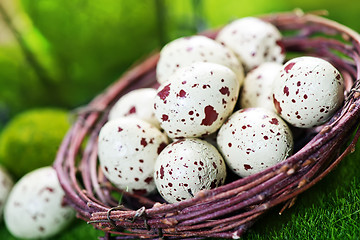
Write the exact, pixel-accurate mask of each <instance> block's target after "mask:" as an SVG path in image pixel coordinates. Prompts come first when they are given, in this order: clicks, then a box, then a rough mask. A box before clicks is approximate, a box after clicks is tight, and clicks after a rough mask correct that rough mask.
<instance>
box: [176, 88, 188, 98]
mask: <svg viewBox="0 0 360 240" xmlns="http://www.w3.org/2000/svg"><path fill="white" fill-rule="evenodd" d="M185 95H186V92H185V91H184V90H182V89H181V90H180V92H179V93H178V94H177V95H176V96H177V97H181V98H184V97H185Z"/></svg>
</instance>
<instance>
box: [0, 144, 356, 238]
mask: <svg viewBox="0 0 360 240" xmlns="http://www.w3.org/2000/svg"><path fill="white" fill-rule="evenodd" d="M357 148H358V149H357V151H355V152H354V153H353V154H350V155H349V156H348V157H346V158H345V159H344V160H343V161H342V162H341V163H340V164H339V166H338V167H337V168H336V169H335V170H334V171H333V172H331V173H330V174H329V175H328V176H326V177H325V178H324V179H323V180H322V181H320V182H319V183H318V184H316V185H315V186H314V187H313V188H311V189H309V190H308V191H306V192H305V193H303V194H301V195H300V196H299V197H298V199H297V201H296V204H295V205H294V206H293V207H292V208H290V209H287V210H286V211H285V212H284V213H283V214H282V215H281V216H280V215H278V211H279V210H280V209H281V206H279V207H277V208H275V209H272V210H271V211H269V212H268V213H267V214H266V215H265V216H264V217H262V218H261V219H259V220H258V221H257V222H256V223H255V225H254V226H253V228H251V229H250V230H249V231H248V233H247V234H245V235H244V237H243V239H245V240H266V239H275V240H276V239H279V240H280V239H281V240H283V239H291V240H296V239H299V240H300V239H301V240H307V239H309V240H310V239H311V240H312V239H359V237H360V171H359V170H358V169H359V166H360V164H359V162H360V142H359V143H358V144H357ZM101 236H104V234H103V233H102V232H101V231H98V230H95V229H94V228H93V227H92V226H90V225H87V224H86V223H85V222H83V221H81V220H76V221H75V223H74V224H72V225H71V227H69V228H68V229H66V230H65V231H64V232H63V233H61V234H59V235H57V236H56V237H53V238H51V239H54V240H68V239H89V240H90V239H98V237H101ZM0 239H7V240H18V239H17V238H14V237H12V236H11V235H10V233H9V232H8V231H7V230H6V228H5V226H4V224H3V223H2V224H0Z"/></svg>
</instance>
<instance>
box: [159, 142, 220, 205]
mask: <svg viewBox="0 0 360 240" xmlns="http://www.w3.org/2000/svg"><path fill="white" fill-rule="evenodd" d="M154 178H155V183H156V187H157V189H158V191H159V193H160V195H161V196H162V197H163V198H164V199H165V200H166V201H167V202H169V203H175V202H179V201H182V200H186V199H189V198H192V197H193V196H194V195H196V193H197V192H199V191H201V190H207V189H212V188H215V187H217V186H220V185H222V184H224V181H225V178H226V166H225V162H224V160H223V158H222V156H221V155H220V153H219V152H218V150H217V149H216V148H215V147H214V146H212V145H211V144H210V143H208V142H206V141H203V140H200V139H195V138H193V139H191V138H188V139H182V140H178V141H176V142H173V143H172V144H170V145H168V146H167V147H166V148H165V149H164V150H163V151H162V152H161V154H160V155H159V157H158V159H157V160H156V164H155V174H154Z"/></svg>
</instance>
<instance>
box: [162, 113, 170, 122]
mask: <svg viewBox="0 0 360 240" xmlns="http://www.w3.org/2000/svg"><path fill="white" fill-rule="evenodd" d="M168 119H169V116H168V115H166V114H163V115H162V117H161V120H162V121H167V120H168Z"/></svg>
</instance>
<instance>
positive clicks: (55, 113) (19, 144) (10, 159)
mask: <svg viewBox="0 0 360 240" xmlns="http://www.w3.org/2000/svg"><path fill="white" fill-rule="evenodd" d="M69 127H70V123H69V120H68V112H67V111H65V110H61V109H33V110H27V111H25V112H23V113H20V114H19V115H17V116H15V117H14V118H13V119H12V120H11V121H10V122H9V123H8V124H7V125H6V126H5V127H4V129H3V131H2V133H1V135H0V164H2V165H4V166H5V167H6V168H7V169H8V171H9V172H10V173H11V174H12V175H13V176H14V177H15V178H17V179H18V178H20V177H21V176H23V175H24V174H26V173H28V172H30V171H32V170H34V169H37V168H40V167H43V166H48V165H52V163H53V161H54V159H55V157H56V153H57V150H58V148H59V146H60V144H61V141H62V139H63V137H64V136H65V134H66V132H67V130H68V129H69Z"/></svg>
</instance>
